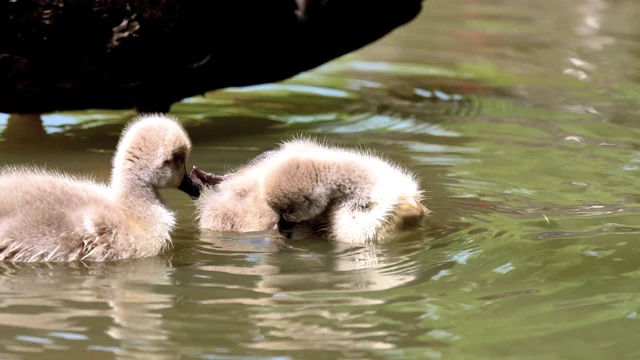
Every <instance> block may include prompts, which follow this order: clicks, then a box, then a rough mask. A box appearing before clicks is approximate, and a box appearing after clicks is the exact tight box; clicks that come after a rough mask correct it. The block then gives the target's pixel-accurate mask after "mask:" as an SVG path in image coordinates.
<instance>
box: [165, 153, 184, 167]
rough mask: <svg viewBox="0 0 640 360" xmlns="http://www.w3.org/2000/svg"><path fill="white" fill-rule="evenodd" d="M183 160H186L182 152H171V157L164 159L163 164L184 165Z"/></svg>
mask: <svg viewBox="0 0 640 360" xmlns="http://www.w3.org/2000/svg"><path fill="white" fill-rule="evenodd" d="M185 161H186V158H185V156H184V154H173V156H172V157H171V159H167V160H165V161H164V164H165V165H167V166H169V165H171V163H174V164H178V165H184V163H185Z"/></svg>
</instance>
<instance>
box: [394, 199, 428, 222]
mask: <svg viewBox="0 0 640 360" xmlns="http://www.w3.org/2000/svg"><path fill="white" fill-rule="evenodd" d="M429 212H430V211H429V209H427V208H426V207H425V206H424V205H422V203H421V202H419V201H417V200H415V199H408V200H405V201H402V202H400V203H399V204H398V206H397V208H396V216H397V217H398V218H400V219H402V220H403V222H405V223H406V224H409V223H414V224H415V225H418V224H419V223H420V222H421V221H422V219H423V218H424V217H425V215H427V214H428V213H429Z"/></svg>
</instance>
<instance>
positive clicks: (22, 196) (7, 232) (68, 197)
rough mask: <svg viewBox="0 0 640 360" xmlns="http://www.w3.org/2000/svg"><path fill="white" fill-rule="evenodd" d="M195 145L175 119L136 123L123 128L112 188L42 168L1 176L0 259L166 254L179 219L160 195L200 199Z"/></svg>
mask: <svg viewBox="0 0 640 360" xmlns="http://www.w3.org/2000/svg"><path fill="white" fill-rule="evenodd" d="M190 149H191V142H190V140H189V137H188V135H187V133H186V131H185V130H184V129H183V128H182V126H180V124H179V123H178V122H177V121H176V120H175V119H173V118H171V117H168V116H164V115H160V114H151V115H146V116H141V117H138V118H137V119H135V120H133V121H132V122H131V123H130V124H129V125H128V126H127V127H126V128H125V129H124V130H123V133H122V135H121V137H120V140H119V142H118V146H117V150H116V152H115V155H114V157H113V160H112V170H111V180H110V183H109V184H104V183H101V182H98V181H95V180H93V179H91V178H89V177H80V176H73V175H69V174H65V173H61V172H59V171H49V170H46V169H44V168H36V167H25V166H11V167H5V168H3V169H1V170H0V260H5V261H14V262H34V261H39V262H44V261H49V262H61V261H75V260H83V261H110V260H118V259H125V258H139V257H146V256H153V255H157V254H159V253H161V252H162V251H164V250H165V249H167V248H168V247H169V246H170V245H171V239H170V232H171V230H172V229H173V227H174V225H175V217H174V213H173V212H172V211H171V210H170V209H168V208H167V206H166V205H165V203H164V202H163V200H162V198H161V197H160V195H159V193H158V189H161V188H178V189H180V190H182V191H184V192H186V193H187V194H189V195H191V196H192V197H197V196H199V189H198V188H197V187H196V186H195V185H193V183H192V182H191V179H190V177H189V174H188V173H187V171H186V166H185V162H186V159H187V157H188V156H189V152H190Z"/></svg>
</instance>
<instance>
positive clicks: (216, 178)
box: [189, 166, 224, 190]
mask: <svg viewBox="0 0 640 360" xmlns="http://www.w3.org/2000/svg"><path fill="white" fill-rule="evenodd" d="M189 177H190V178H191V181H192V182H193V184H194V185H195V186H197V187H198V188H199V189H200V190H202V189H204V188H205V187H209V186H215V185H218V184H220V183H221V182H222V181H223V180H224V175H216V174H212V173H208V172H206V171H202V170H200V169H198V168H197V167H195V166H194V167H193V169H192V170H191V173H190V174H189Z"/></svg>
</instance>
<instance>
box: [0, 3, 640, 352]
mask: <svg viewBox="0 0 640 360" xmlns="http://www.w3.org/2000/svg"><path fill="white" fill-rule="evenodd" d="M638 17H640V7H638V6H637V5H636V4H635V3H634V2H633V1H624V0H610V1H605V0H569V1H562V2H549V1H547V2H539V1H534V0H517V1H509V2H503V1H473V0H452V1H447V2H437V1H428V2H426V3H425V10H424V11H423V13H422V14H421V15H420V16H419V17H418V18H417V19H416V20H415V21H414V22H412V23H411V24H410V25H408V26H406V27H403V28H401V29H399V30H398V31H396V32H394V33H393V34H392V35H390V36H388V37H386V38H385V39H383V40H382V41H379V42H377V43H375V44H373V45H371V46H369V47H366V48H364V49H362V50H361V51H359V52H356V53H354V54H351V55H349V56H346V57H343V58H341V59H338V60H336V61H334V62H331V63H329V64H326V65H325V66H322V67H320V68H318V69H316V70H314V71H311V72H307V73H304V74H302V75H300V76H298V77H296V78H294V79H291V80H289V81H286V82H282V83H277V84H267V85H262V86H255V87H250V88H243V89H228V90H225V91H218V92H212V93H209V94H207V96H206V97H198V98H191V99H187V100H185V101H184V102H182V103H180V104H177V105H176V106H174V107H173V109H172V112H173V113H174V114H175V115H176V116H179V117H180V118H181V119H183V120H184V124H185V126H186V128H187V130H188V131H189V133H190V134H191V137H192V139H193V142H194V151H193V154H192V157H191V159H190V161H189V162H190V163H192V164H197V165H198V166H200V167H202V168H205V169H207V170H209V171H213V172H223V171H228V170H230V169H233V168H235V167H237V166H239V165H241V164H242V163H244V162H245V161H247V160H248V159H250V158H251V157H253V156H255V155H257V154H259V153H261V152H262V151H265V150H268V149H270V148H272V147H273V146H274V145H275V144H277V143H278V142H280V141H282V140H286V139H288V138H290V137H291V136H293V135H297V134H306V135H310V136H316V137H319V138H326V139H328V140H330V141H333V142H336V143H339V144H344V145H361V146H367V147H370V148H373V149H376V150H377V151H378V152H381V153H384V154H385V155H386V156H388V157H389V158H392V159H394V160H396V161H399V162H401V163H403V164H405V165H406V166H408V167H409V168H411V169H412V170H414V171H415V172H416V173H417V174H418V175H419V178H420V179H421V181H422V185H423V186H424V188H425V189H426V190H427V195H428V199H427V201H426V203H427V206H428V207H429V208H430V209H431V210H432V211H433V212H432V213H431V216H430V218H429V220H428V223H427V225H428V229H427V231H426V233H425V234H424V236H421V237H413V238H410V239H406V240H404V241H402V242H396V243H391V244H383V245H378V246H372V247H364V248H362V247H348V246H341V245H337V244H331V243H323V242H317V241H294V242H283V241H281V240H279V239H277V238H273V237H270V236H268V234H263V233H249V234H223V235H222V236H220V235H215V234H208V233H202V234H201V233H199V232H198V231H197V229H196V228H195V227H194V225H193V205H192V204H191V203H190V200H189V199H188V198H187V197H186V196H184V195H182V194H180V193H177V192H175V191H166V192H164V194H165V195H166V196H167V198H168V201H169V202H170V203H171V205H172V206H173V207H174V208H175V209H176V210H177V211H178V214H179V219H180V224H179V229H178V230H177V231H176V232H175V234H174V244H175V249H174V251H173V252H172V253H170V254H166V255H164V256H158V257H154V258H148V259H139V260H130V261H121V262H115V263H107V264H88V265H82V264H41V265H25V264H15V265H12V264H5V265H2V266H1V267H0V358H3V359H4V358H6V359H27V358H28V359H56V358H60V359H76V358H77V359H84V358H91V359H102V358H104V359H111V358H123V359H131V358H140V359H152V358H159V359H177V358H184V359H206V360H210V359H278V360H280V359H316V358H317V359H321V358H327V359H337V358H342V359H347V358H353V359H362V358H366V359H378V358H380V359H381V358H397V359H408V358H416V359H424V358H434V359H608V358H611V359H622V358H629V359H631V358H637V357H639V356H640V347H639V346H638V345H637V333H638V330H640V313H639V312H640V270H639V269H638V264H640V243H636V242H634V241H638V234H639V233H640V214H639V212H640V207H639V206H638V199H639V196H638V195H637V189H638V187H637V185H636V184H637V181H638V175H639V171H640V168H639V167H640V151H639V149H640V140H638V139H640V125H639V124H640V123H639V122H638V120H637V119H638V115H639V114H640V73H639V72H638V69H640V67H639V66H638V65H640V45H638V44H640V41H639V40H640V37H639V36H638V34H640V32H639V30H640V29H639V28H640V23H638V22H637V19H638ZM133 115H134V114H133V113H132V112H120V111H98V110H96V111H86V112H66V113H59V114H49V115H47V116H45V117H44V119H43V120H44V124H45V127H44V130H42V129H39V128H38V126H37V125H38V124H37V123H33V122H30V121H17V120H21V119H7V117H6V116H4V117H0V126H1V127H2V132H3V135H2V141H1V142H0V148H1V150H0V161H2V163H5V164H6V163H24V162H29V163H36V164H42V165H46V166H48V167H54V168H60V169H63V170H66V171H70V172H74V173H91V174H95V176H97V177H98V178H101V179H105V180H106V179H107V178H108V176H109V161H110V158H111V156H112V154H113V149H114V146H115V144H116V141H117V138H118V135H119V133H120V130H121V129H122V127H123V126H124V124H125V123H126V121H127V120H128V119H130V118H131V117H132V116H133ZM14 120H15V121H14ZM22 120H24V119H22ZM25 134H27V135H28V136H25Z"/></svg>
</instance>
